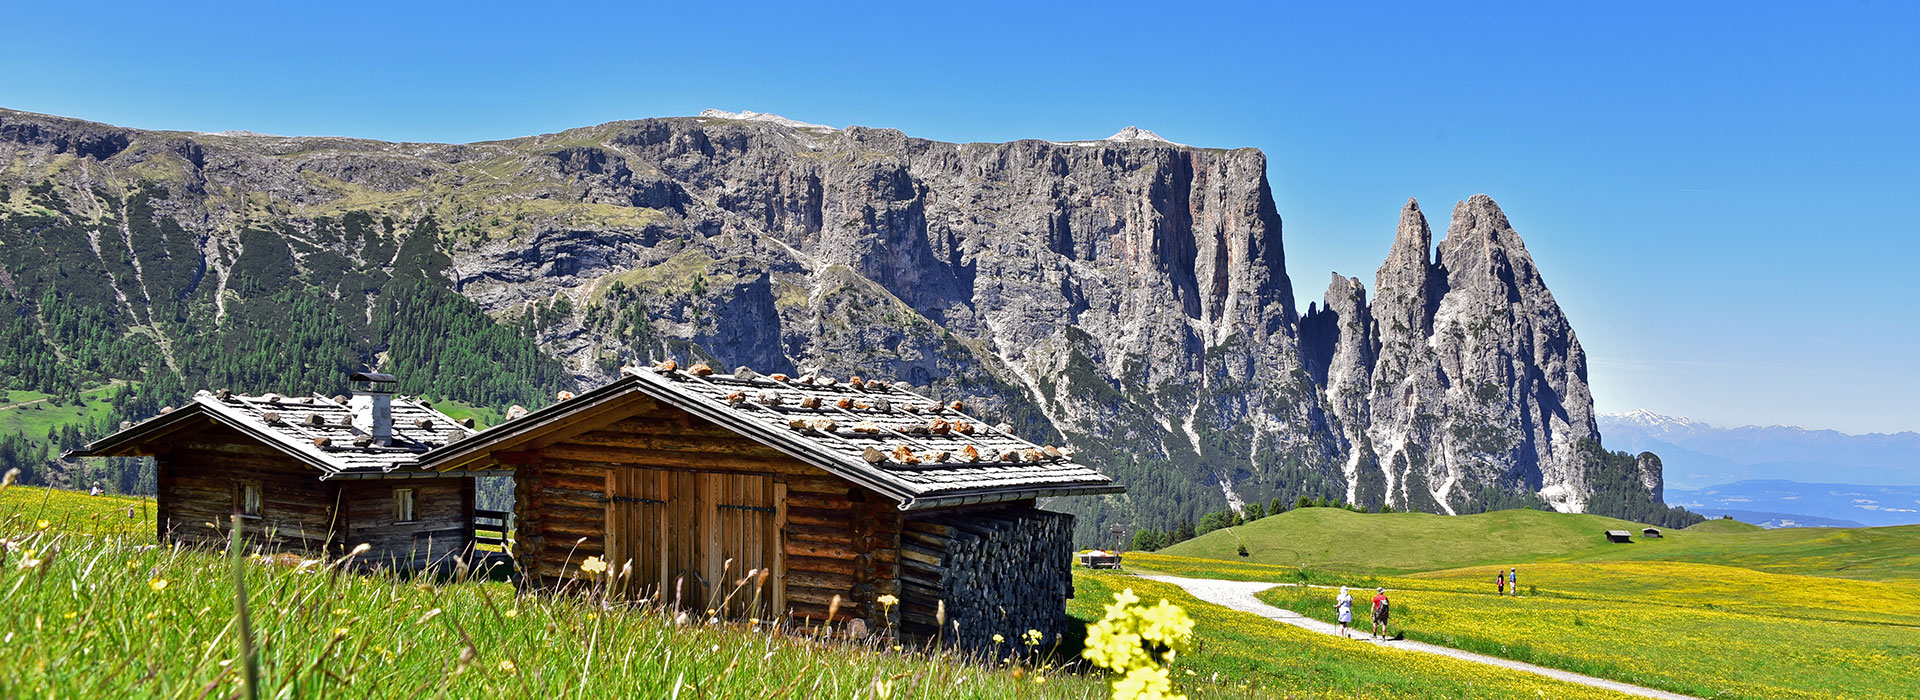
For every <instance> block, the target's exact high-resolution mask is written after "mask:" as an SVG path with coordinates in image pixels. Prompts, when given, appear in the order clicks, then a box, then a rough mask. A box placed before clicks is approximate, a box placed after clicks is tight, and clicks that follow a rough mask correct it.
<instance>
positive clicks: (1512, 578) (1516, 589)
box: [1507, 566, 1520, 597]
mask: <svg viewBox="0 0 1920 700" xmlns="http://www.w3.org/2000/svg"><path fill="white" fill-rule="evenodd" d="M1507 587H1508V588H1511V589H1513V595H1514V596H1516V597H1517V596H1519V595H1520V567H1517V566H1516V567H1513V570H1512V571H1510V572H1507Z"/></svg>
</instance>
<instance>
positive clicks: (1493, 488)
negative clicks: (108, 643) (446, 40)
mask: <svg viewBox="0 0 1920 700" xmlns="http://www.w3.org/2000/svg"><path fill="white" fill-rule="evenodd" d="M0 166H5V168H4V169H3V170H0V172H4V173H5V175H4V176H0V185H4V186H5V189H0V205H3V206H0V224H9V225H11V224H19V225H15V226H12V227H11V228H7V229H4V230H0V239H4V240H0V246H6V248H5V250H6V254H7V257H8V258H9V259H8V260H7V270H6V272H7V273H8V275H7V277H6V278H5V279H3V280H0V282H4V283H5V284H6V287H7V292H8V293H9V295H10V299H11V302H12V303H14V304H16V305H19V306H20V308H21V309H23V313H29V314H39V313H41V309H40V308H39V306H40V304H42V299H43V297H44V296H45V295H46V293H47V292H48V291H49V290H50V289H53V288H54V287H55V286H57V287H58V289H59V295H60V297H61V299H62V300H63V301H71V302H72V303H75V304H79V305H82V306H87V307H89V308H96V309H97V310H98V312H99V314H100V319H101V320H100V321H99V322H98V324H97V325H99V326H100V327H101V328H103V329H105V330H103V332H105V333H107V334H108V335H117V336H118V337H153V338H157V339H160V340H161V341H162V342H161V343H160V347H161V348H163V349H164V350H165V351H166V352H169V353H171V355H170V356H168V357H166V358H164V359H165V362H164V363H161V362H159V361H158V360H154V361H146V360H139V361H136V362H134V364H138V365H140V367H141V371H148V370H154V369H159V370H162V371H169V372H175V373H177V374H178V375H179V376H181V377H183V378H184V380H185V382H186V383H187V384H193V383H194V382H195V381H199V380H202V379H205V378H207V377H213V376H240V375H236V374H235V373H234V372H232V371H230V370H228V369H222V367H224V365H220V366H218V367H216V366H214V365H217V364H218V363H221V362H223V360H221V359H219V358H218V356H217V355H218V352H219V351H218V349H217V348H213V349H209V350H207V351H205V352H194V351H192V350H193V348H194V346H195V344H196V342H198V341H197V340H196V338H197V336H195V335H194V333H196V332H199V333H205V332H207V330H208V329H209V328H215V329H220V328H229V327H235V328H237V327H238V326H237V325H236V324H244V323H249V322H251V321H250V320H249V319H246V318H244V316H245V315H246V314H247V313H250V312H248V311H247V309H249V308H251V307H250V306H249V304H251V303H252V301H251V300H260V304H261V305H262V306H261V308H268V307H271V308H286V307H287V305H289V304H291V305H293V306H294V307H295V308H307V307H308V306H312V307H314V308H319V309H322V310H323V311H316V312H315V313H333V314H337V315H338V316H337V321H338V322H339V323H340V325H341V328H342V329H343V330H342V332H343V333H348V334H355V335H356V336H357V337H356V340H355V344H351V345H350V346H346V347H342V348H333V349H330V350H329V352H331V353H332V354H331V355H326V356H324V358H323V357H321V356H316V357H315V358H312V359H309V360H306V361H305V363H306V365H315V364H316V363H318V364H324V363H325V362H369V363H371V362H381V361H392V360H391V358H393V357H395V356H396V355H393V354H392V350H393V347H391V346H393V345H394V343H395V341H392V340H391V339H383V338H380V337H375V336H374V335H373V334H375V333H376V332H381V329H385V328H390V327H389V326H385V325H382V323H381V322H380V316H381V313H382V312H385V311H387V310H391V309H393V308H396V307H394V306H393V305H394V304H404V303H405V302H406V301H407V299H406V298H399V299H396V298H394V297H395V294H396V293H395V292H394V291H393V285H394V284H397V280H399V279H401V278H403V277H404V278H406V279H416V278H417V279H421V280H425V282H423V283H425V284H428V285H429V286H434V285H437V286H439V287H442V288H444V289H445V290H450V292H457V295H455V296H457V297H458V298H460V299H463V300H464V301H462V302H461V303H463V304H469V305H470V306H471V307H472V308H475V309H478V311H479V312H483V313H484V314H485V315H486V317H488V318H490V319H491V320H495V321H499V322H500V323H501V324H505V325H507V326H509V327H510V328H512V329H514V332H515V333H517V334H519V335H520V336H523V337H525V338H527V339H528V340H529V341H530V342H532V343H535V344H537V346H538V347H539V348H540V349H541V350H542V351H544V352H545V353H546V354H547V355H549V356H551V357H554V358H558V360H559V361H560V362H561V363H563V364H564V368H565V371H566V372H568V373H570V374H571V380H572V383H573V384H576V385H582V386H584V385H592V384H595V383H597V382H600V381H603V380H605V379H606V378H608V377H609V376H610V373H611V372H612V371H613V369H614V368H617V367H618V366H619V365H620V364H622V363H626V362H636V361H644V360H647V359H649V358H654V357H661V356H678V357H693V358H700V359H708V360H712V361H715V362H719V363H722V364H727V365H733V364H747V365H752V366H755V367H760V368H763V369H766V370H769V371H787V372H794V371H820V372H826V373H829V374H834V375H839V376H846V375H848V374H853V373H866V374H871V375H878V376H887V377H894V378H898V379H899V380H902V381H906V382H909V383H912V384H914V385H916V386H918V387H920V388H921V389H922V390H927V391H933V392H936V393H939V394H942V395H950V396H952V397H954V398H962V399H965V400H967V401H968V403H969V404H971V405H975V406H979V407H980V408H981V410H982V411H983V412H985V413H988V414H991V415H995V416H999V417H1002V418H1005V419H1007V420H1010V421H1013V422H1015V423H1017V424H1020V425H1021V429H1022V431H1023V432H1025V433H1028V434H1034V435H1048V434H1051V435H1054V436H1055V439H1057V440H1059V441H1062V442H1070V443H1073V444H1074V445H1075V446H1076V447H1078V448H1080V450H1081V453H1082V455H1084V456H1085V457H1086V458H1087V459H1089V460H1091V461H1093V462H1095V463H1098V464H1101V465H1102V466H1103V467H1105V468H1106V469H1107V470H1108V471H1109V472H1110V473H1112V474H1114V475H1115V476H1116V477H1118V478H1119V479H1120V480H1122V481H1123V482H1126V483H1128V484H1129V486H1130V487H1131V488H1132V490H1131V492H1130V493H1129V494H1127V495H1125V496H1120V497H1112V498H1107V499H1102V500H1093V499H1087V500H1085V501H1084V502H1072V501H1069V502H1063V503H1061V504H1058V505H1059V506H1060V507H1064V508H1068V509H1070V510H1073V511H1075V512H1077V513H1079V514H1081V515H1082V516H1085V517H1082V518H1081V522H1080V526H1081V535H1082V540H1083V541H1087V540H1088V539H1090V537H1089V534H1090V533H1091V532H1093V531H1095V529H1097V528H1102V527H1104V525H1105V524H1106V523H1107V522H1110V521H1120V522H1126V523H1129V524H1133V525H1135V526H1143V527H1144V526H1157V527H1166V526H1170V525H1172V524H1173V523H1177V522H1179V521H1181V520H1183V519H1185V520H1197V519H1198V516H1199V515H1200V514H1201V513H1204V512H1206V511H1209V510H1218V509H1219V508H1221V507H1222V506H1223V505H1232V506H1234V507H1238V505H1239V504H1240V503H1242V502H1245V501H1253V500H1256V499H1258V500H1263V501H1264V500H1266V499H1268V498H1273V497H1284V498H1287V499H1289V500H1291V499H1292V498H1293V497H1294V496H1297V495H1301V494H1306V495H1314V496H1327V497H1333V498H1340V499H1345V500H1348V501H1352V502H1357V503H1363V504H1370V505H1372V504H1380V503H1391V504H1394V505H1396V506H1402V507H1414V508H1422V509H1427V510H1434V511H1454V512H1457V511H1461V510H1463V509H1466V510H1471V509H1476V508H1479V507H1484V506H1486V505H1487V504H1489V503H1491V502H1492V501H1491V500H1489V497H1488V496H1487V495H1486V494H1488V493H1492V492H1498V493H1501V494H1508V495H1511V496H1514V497H1521V496H1530V495H1531V494H1539V495H1540V496H1539V497H1541V498H1545V499H1546V500H1547V501H1548V502H1551V503H1552V504H1553V505H1554V506H1555V507H1557V508H1561V509H1566V510H1577V509H1579V508H1580V507H1581V505H1582V501H1581V482H1580V478H1579V476H1580V474H1582V473H1584V472H1582V471H1581V470H1580V469H1579V468H1577V467H1578V465H1577V464H1575V463H1573V462H1570V461H1569V460H1573V459H1576V458H1577V455H1575V452H1574V451H1573V449H1572V447H1571V445H1573V444H1574V443H1575V442H1577V441H1579V440H1582V439H1590V438H1593V437H1595V435H1596V434H1595V432H1594V429H1593V421H1592V417H1591V415H1590V412H1591V408H1590V406H1591V401H1590V399H1589V398H1588V396H1587V393H1586V386H1585V372H1586V369H1585V360H1584V358H1583V357H1582V356H1581V354H1580V349H1579V345H1578V343H1577V342H1575V341H1574V339H1573V335H1572V331H1571V329H1570V328H1568V327H1567V323H1566V320H1565V318H1564V317H1563V316H1562V315H1561V314H1560V311H1559V309H1558V307H1557V306H1556V305H1555V304H1554V303H1553V299H1552V296H1551V295H1550V294H1548V293H1547V292H1546V288H1545V286H1544V285H1543V284H1542V283H1541V282H1540V277H1539V275H1538V273H1537V272H1536V271H1535V270H1534V268H1533V264H1532V261H1531V260H1530V259H1529V258H1528V257H1527V254H1526V250H1525V248H1524V247H1522V246H1521V245H1520V242H1519V238H1518V236H1517V235H1515V234H1514V232H1513V230H1512V228H1511V227H1509V226H1508V224H1507V222H1506V219H1505V217H1504V216H1503V215H1501V213H1500V211H1499V209H1498V208H1497V207H1495V206H1494V205H1493V202H1492V200H1490V199H1487V198H1486V197H1484V196H1476V197H1475V198H1473V199H1472V200H1470V201H1468V202H1465V203H1462V204H1461V205H1460V207H1459V208H1458V209H1457V210H1456V212H1455V215H1454V222H1453V230H1452V232H1451V233H1449V235H1448V238H1447V240H1446V241H1443V242H1442V243H1441V245H1440V251H1439V253H1438V255H1437V256H1430V254H1429V251H1430V250H1431V246H1432V241H1431V234H1430V232H1429V230H1428V228H1427V225H1426V221H1425V219H1424V218H1423V217H1422V216H1421V214H1420V211H1419V208H1418V206H1417V205H1416V204H1413V203H1411V202H1410V203H1409V204H1408V206H1407V210H1406V211H1405V212H1403V214H1402V220H1401V226H1400V231H1399V233H1398V235H1397V236H1396V239H1395V241H1394V244H1393V247H1392V249H1391V252H1390V254H1389V258H1388V261H1387V263H1386V264H1385V265H1383V266H1382V267H1381V269H1380V271H1379V273H1378V275H1377V276H1376V278H1375V282H1374V284H1375V290H1374V293H1373V295H1372V296H1373V298H1372V300H1371V303H1369V299H1368V293H1367V290H1366V289H1365V287H1364V286H1363V285H1362V284H1361V282H1360V281H1359V280H1358V279H1351V278H1343V277H1339V276H1337V275H1336V276H1335V277H1334V280H1333V283H1332V284H1331V286H1330V287H1329V289H1328V291H1327V295H1326V300H1325V302H1324V306H1315V307H1314V308H1312V309H1311V310H1310V312H1309V313H1308V314H1307V315H1306V316H1305V317H1297V316H1296V314H1295V311H1294V308H1295V307H1294V299H1293V296H1292V291H1291V289H1292V287H1291V284H1290V282H1289V280H1288V276H1287V270H1286V260H1285V253H1284V251H1283V246H1282V236H1281V228H1282V226H1281V219H1280V216H1279V214H1278V213H1277V212H1276V211H1275V209H1274V204H1273V198H1272V196H1271V194H1270V192H1269V190H1268V185H1267V179H1266V169H1267V163H1266V159H1265V157H1264V155H1262V154H1261V153H1260V152H1259V151H1257V150H1253V149H1237V150H1219V149H1201V148H1194V147H1189V146H1183V145H1179V144H1174V143H1170V142H1168V141H1166V140H1164V139H1161V138H1159V137H1158V136H1157V135H1154V134H1153V133H1152V132H1149V131H1146V130H1142V129H1135V128H1129V129H1127V130H1125V131H1122V132H1121V133H1120V134H1117V135H1116V136H1114V137H1112V138H1109V139H1105V140H1100V141H1077V142H1069V143H1052V142H1046V141H1031V140H1030V141H1015V142H1011V143H999V144H977V143H976V144H953V143H942V142H937V141H929V140H924V139H915V138H910V137H908V136H906V135H904V134H902V133H900V132H898V131H894V130H890V129H869V128H863V127H848V128H844V129H836V128H831V127H826V126H821V125H815V124H807V123H804V122H796V121H793V120H787V119H783V118H779V117H776V116H773V115H765V114H757V113H750V112H749V113H727V112H718V111H710V112H708V113H707V114H705V115H703V116H701V117H689V118H669V119H648V120H642V121H633V122H615V123H609V124H603V125H599V126H594V127H587V128H582V129H575V130H571V131H567V132H562V133H558V134H548V135H543V136H533V137H527V138H521V139H514V140H509V141H498V142H486V143H476V144H465V145H441V144H392V143H381V142H373V141H363V140H354V139H338V138H306V137H296V138H289V137H277V136H263V135H257V134H235V133H226V134H191V133H176V132H152V131H139V130H132V129H121V128H116V127H109V126H105V125H99V124H91V123H87V122H81V121H77V120H71V119H62V118H57V117H47V116H42V115H32V114H25V113H19V112H9V111H3V110H0ZM43 219H44V220H46V221H52V222H54V224H53V225H52V226H51V227H49V226H48V225H45V224H44V223H43V221H42V220H43ZM10 222H11V223H10ZM148 231H153V232H157V233H154V234H153V235H147V234H146V233H144V232H148ZM416 240H417V241H424V243H421V244H420V245H425V246H427V247H428V248H430V250H429V249H422V250H418V251H416V253H418V254H417V255H413V256H411V257H410V255H409V254H407V253H406V252H405V251H406V250H409V249H407V248H405V247H404V246H402V245H401V242H402V241H416ZM408 245H414V244H411V243H410V244H408ZM397 246H399V247H398V248H396V247H397ZM396 250H398V251H399V254H398V255H396ZM260 251H267V253H261V252H260ZM249 252H253V253H255V254H254V255H251V256H250V255H249ZM268 253H270V254H268ZM263 255H264V256H265V257H264V258H263V257H262V256H263ZM35 256H43V257H44V256H52V257H54V258H60V259H68V260H70V261H71V264H70V266H69V267H67V268H64V269H63V271H62V274H63V275H66V276H67V277H66V278H65V281H58V282H56V281H55V280H54V278H53V277H49V276H47V275H43V274H40V273H37V272H34V271H33V270H31V269H29V267H28V266H27V264H26V262H27V261H29V260H32V259H33V258H34V257H35ZM83 258H84V259H83ZM263 259H267V260H270V261H281V262H276V263H274V265H272V266H262V264H260V263H259V261H260V260H263ZM121 260H125V261H127V262H124V263H122V262H119V261H121ZM408 260H414V261H416V262H418V261H429V262H431V264H427V263H420V264H418V265H415V266H414V267H417V268H418V270H415V271H412V272H406V273H405V274H404V275H403V274H402V272H401V271H400V269H399V268H401V267H406V264H405V263H406V262H407V261H408ZM252 269H260V270H270V271H271V272H270V274H267V275H266V277H260V276H258V275H255V274H253V273H250V272H248V270H252ZM408 269H409V270H413V269H414V268H408ZM407 275H414V276H413V277H408V276H407ZM76 278H78V279H80V280H81V282H79V283H76V282H75V279H76ZM87 278H97V283H94V282H86V281H85V279H87ZM390 278H391V279H392V280H395V282H392V283H390V282H389V280H390ZM262 279H265V280H267V281H266V282H262V281H260V280H262ZM269 282H270V283H269ZM409 289H414V290H415V291H419V290H418V289H416V288H409ZM268 300H271V304H269V303H268ZM303 304H304V305H306V306H302V305H303ZM461 308H467V307H461ZM458 313H465V312H459V311H434V312H433V314H430V316H431V317H433V318H442V317H445V316H447V315H449V314H453V315H457V314H458ZM236 316H238V317H236ZM170 319H190V320H191V323H183V322H175V321H173V320H170ZM196 329H197V330H196ZM392 330H394V332H400V331H405V330H407V329H404V328H403V329H392ZM481 331H484V329H481V330H476V331H473V332H475V333H479V332H481ZM488 332H490V331H488ZM57 335H58V334H50V335H48V342H49V343H50V344H52V345H54V346H58V345H59V344H60V343H63V342H66V341H65V340H62V339H61V338H60V337H56V336H57ZM496 335H497V334H496ZM249 337H252V336H249ZM488 337H492V336H488ZM494 340H495V341H498V342H496V343H495V345H499V343H505V342H509V341H505V340H499V339H498V338H494ZM489 342H493V341H489ZM408 343H409V345H408V346H409V347H411V345H410V344H411V343H412V341H408ZM229 345H231V344H229ZM479 345H482V344H480V343H479V341H473V342H467V341H462V342H461V343H458V344H455V347H459V348H462V349H469V348H470V346H474V347H478V346H479ZM67 356H71V353H68V354H67V355H62V354H61V353H59V352H49V353H47V357H67ZM327 358H331V359H327ZM49 361H50V362H51V361H53V360H49ZM501 362H502V363H503V364H511V366H514V367H524V366H529V364H528V362H529V361H527V360H525V359H524V358H522V359H515V360H513V361H512V362H511V363H508V362H507V361H506V360H501ZM105 367H106V366H105V365H100V366H98V367H93V368H91V369H86V370H76V371H85V372H93V373H95V374H98V375H100V378H102V379H104V378H107V375H112V374H115V373H116V372H125V371H130V370H128V369H127V368H124V367H122V368H120V369H107V368H105ZM327 371H331V370H327ZM515 371H516V372H518V371H522V370H515ZM220 372H225V373H224V374H220ZM246 376H254V375H246ZM267 380H268V378H264V377H263V378H260V379H258V380H257V381H262V382H265V381H267ZM207 381H211V380H207ZM247 381H256V380H254V379H249V380H247ZM449 381H451V380H449ZM536 384H540V383H539V382H536ZM540 385H542V386H545V384H540ZM236 388H243V387H236ZM245 388H251V387H245ZM492 395H497V394H492Z"/></svg>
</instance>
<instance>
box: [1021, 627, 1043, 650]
mask: <svg viewBox="0 0 1920 700" xmlns="http://www.w3.org/2000/svg"><path fill="white" fill-rule="evenodd" d="M1020 636H1022V637H1024V638H1026V645H1027V646H1030V647H1037V646H1040V640H1041V639H1044V638H1045V637H1046V635H1044V634H1041V633H1040V630H1027V633H1026V634H1023V635H1020Z"/></svg>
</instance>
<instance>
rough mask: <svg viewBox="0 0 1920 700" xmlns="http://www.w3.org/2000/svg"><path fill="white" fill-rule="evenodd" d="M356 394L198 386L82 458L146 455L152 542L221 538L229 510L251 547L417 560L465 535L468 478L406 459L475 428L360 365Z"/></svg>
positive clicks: (465, 540)
mask: <svg viewBox="0 0 1920 700" xmlns="http://www.w3.org/2000/svg"><path fill="white" fill-rule="evenodd" d="M352 379H353V380H354V381H355V382H356V383H357V384H359V385H360V388H358V389H356V390H355V391H354V392H353V393H354V396H353V397H352V398H351V399H349V398H347V397H344V396H342V397H334V398H329V397H326V396H321V395H318V394H315V395H311V396H282V395H279V394H266V395H263V396H242V395H239V394H234V393H230V392H226V391H222V392H219V393H217V394H216V393H210V392H206V391H202V392H200V393H199V394H198V395H196V396H194V397H193V400H192V401H191V402H189V403H188V404H186V405H185V406H183V407H181V408H177V409H171V410H166V411H163V412H162V413H161V414H160V415H159V416H155V417H154V418H151V419H148V420H146V421H142V422H141V423H139V424H137V425H130V426H127V427H125V428H123V429H122V430H120V431H119V432H117V433H114V434H113V435H109V436H107V437H105V438H102V439H100V440H99V441H98V442H95V443H93V444H91V445H88V446H87V447H86V448H85V449H82V450H76V451H74V452H72V453H69V454H70V456H78V457H131V456H150V457H153V458H154V464H155V466H156V468H157V475H156V476H157V479H156V481H157V484H158V492H157V494H156V502H157V507H158V515H159V518H158V537H159V541H161V542H184V543H195V544H209V545H213V546H221V545H223V544H224V543H225V542H226V541H227V539H228V538H229V537H230V536H231V535H230V534H229V532H230V530H231V529H232V525H231V523H232V518H231V516H235V515H238V516H241V518H242V523H244V525H243V527H244V528H245V529H246V530H247V531H248V533H249V536H250V537H251V538H252V539H253V541H254V542H255V543H256V545H257V546H259V547H261V548H263V549H270V550H285V551H295V552H306V553H321V552H325V553H327V554H331V555H334V556H338V555H341V554H344V553H346V552H347V551H348V550H349V548H352V547H356V546H358V545H360V544H366V545H368V546H369V551H367V552H365V553H363V554H361V555H360V556H359V557H357V558H356V561H358V562H360V563H361V564H363V565H370V564H378V565H386V566H393V567H400V568H419V567H425V566H429V565H433V564H435V563H438V562H443V561H446V560H447V559H448V558H449V557H450V556H451V555H454V554H457V553H460V552H462V551H464V550H466V549H467V548H468V547H469V546H470V545H471V543H472V541H473V530H474V528H473V522H474V519H473V516H474V477H476V476H486V475H504V474H507V473H508V472H486V471H475V472H461V473H448V474H441V473H437V472H423V471H421V470H419V469H415V468H412V466H413V463H414V461H415V460H417V459H419V458H420V456H421V455H422V454H424V453H426V451H427V450H429V449H431V448H433V447H437V446H440V445H444V444H446V443H447V442H449V441H454V440H459V439H462V438H465V437H467V436H469V435H472V434H473V430H472V426H471V422H464V423H463V422H460V421H455V420H454V419H452V418H449V417H447V416H446V415H445V414H443V413H440V412H439V411H435V410H433V409H432V408H430V407H428V405H427V404H425V403H422V402H419V401H413V400H409V399H406V398H397V397H394V396H392V394H391V392H390V391H389V390H388V389H387V387H390V386H392V384H393V377H391V376H388V375H384V374H370V373H356V374H354V375H353V377H352Z"/></svg>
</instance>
